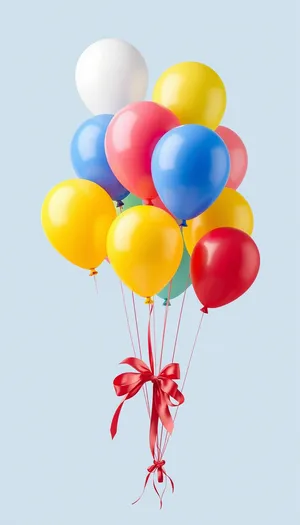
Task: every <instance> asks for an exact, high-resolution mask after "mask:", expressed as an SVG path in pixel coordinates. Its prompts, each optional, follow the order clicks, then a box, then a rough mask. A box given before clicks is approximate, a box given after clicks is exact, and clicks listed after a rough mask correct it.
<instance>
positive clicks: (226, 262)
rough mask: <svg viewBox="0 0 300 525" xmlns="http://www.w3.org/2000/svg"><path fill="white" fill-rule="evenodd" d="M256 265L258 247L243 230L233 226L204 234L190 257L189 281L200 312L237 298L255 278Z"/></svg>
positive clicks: (257, 268) (258, 260)
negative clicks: (201, 306)
mask: <svg viewBox="0 0 300 525" xmlns="http://www.w3.org/2000/svg"><path fill="white" fill-rule="evenodd" d="M259 266H260V255H259V250H258V248H257V246H256V244H255V242H254V241H253V240H252V239H251V237H250V236H249V235H247V233H245V232H242V231H241V230H236V229H235V228H218V229H216V230H212V231H211V232H209V233H207V234H206V235H205V236H204V237H202V239H200V241H198V243H197V245H196V246H195V249H194V251H193V255H192V257H191V279H192V284H193V287H194V290H195V292H196V295H197V297H198V299H199V301H200V302H201V303H202V305H203V309H202V311H204V312H205V313H207V310H208V308H219V307H220V306H224V305H226V304H228V303H231V302H232V301H235V300H236V299H238V298H239V297H240V296H241V295H243V294H244V293H245V292H246V291H247V290H248V289H249V288H250V286H251V285H252V284H253V282H254V281H255V279H256V277H257V274H258V271H259Z"/></svg>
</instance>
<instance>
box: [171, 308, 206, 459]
mask: <svg viewBox="0 0 300 525" xmlns="http://www.w3.org/2000/svg"><path fill="white" fill-rule="evenodd" d="M203 319H204V313H202V315H201V318H200V321H199V325H198V328H197V332H196V335H195V339H194V343H193V346H192V350H191V353H190V357H189V360H188V365H187V369H186V372H185V376H184V379H183V382H182V387H181V392H183V390H184V387H185V384H186V380H187V377H188V373H189V370H190V367H191V362H192V358H193V355H194V352H195V348H196V344H197V341H198V338H199V334H200V330H201V327H202V323H203ZM177 414H178V407H177V408H176V410H175V415H174V422H175V420H176V417H177ZM170 437H171V434H168V433H166V436H165V443H164V446H163V452H162V456H163V455H164V454H165V452H166V449H167V446H168V443H169V440H170Z"/></svg>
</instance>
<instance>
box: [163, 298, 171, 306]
mask: <svg viewBox="0 0 300 525" xmlns="http://www.w3.org/2000/svg"><path fill="white" fill-rule="evenodd" d="M163 306H171V301H169V299H165V300H164V302H163Z"/></svg>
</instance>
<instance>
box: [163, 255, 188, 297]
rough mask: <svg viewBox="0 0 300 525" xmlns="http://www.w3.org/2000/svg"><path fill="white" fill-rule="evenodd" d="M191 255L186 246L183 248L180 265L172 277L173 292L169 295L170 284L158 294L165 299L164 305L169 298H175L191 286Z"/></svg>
mask: <svg viewBox="0 0 300 525" xmlns="http://www.w3.org/2000/svg"><path fill="white" fill-rule="evenodd" d="M189 275H190V256H189V254H188V251H187V249H186V247H185V246H184V248H183V255H182V259H181V263H180V266H179V268H178V270H177V272H176V273H175V275H174V277H173V279H172V286H171V293H170V297H169V284H167V286H165V287H164V288H163V289H162V290H161V291H160V292H159V293H158V294H157V295H158V297H161V299H164V306H166V305H167V304H168V297H169V299H175V297H178V296H179V295H181V294H182V293H183V292H185V290H186V289H187V288H188V287H189V286H190V284H191V279H190V277H189Z"/></svg>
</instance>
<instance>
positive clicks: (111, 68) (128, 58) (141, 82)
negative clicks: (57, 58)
mask: <svg viewBox="0 0 300 525" xmlns="http://www.w3.org/2000/svg"><path fill="white" fill-rule="evenodd" d="M75 81H76V86H77V90H78V93H79V95H80V97H81V99H82V101H83V102H84V104H85V105H86V107H87V108H88V109H89V110H90V111H91V113H93V114H94V115H100V114H104V113H109V114H115V113H117V112H118V111H119V110H120V109H121V108H123V107H124V106H126V105H127V104H131V103H133V102H138V101H140V100H143V99H144V98H145V96H146V91H147V87H148V68H147V65H146V62H145V60H144V58H143V57H142V55H141V54H140V52H139V51H138V50H137V49H136V48H135V47H133V46H132V45H131V44H128V43H127V42H124V41H123V40H118V39H116V38H105V39H103V40H99V41H98V42H95V43H94V44H91V45H90V46H89V47H88V48H87V49H86V50H85V51H84V52H83V53H82V55H81V56H80V57H79V59H78V62H77V65H76V72H75Z"/></svg>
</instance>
